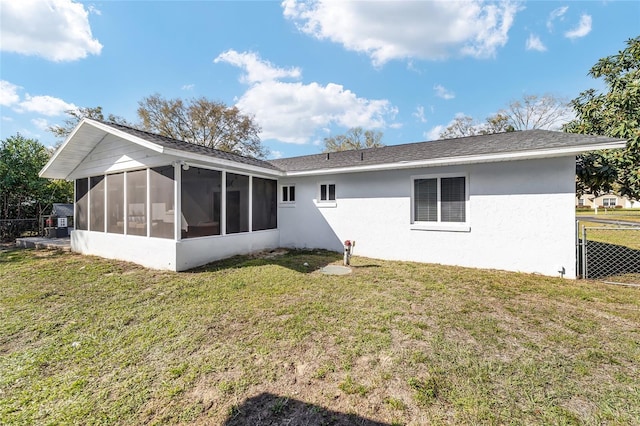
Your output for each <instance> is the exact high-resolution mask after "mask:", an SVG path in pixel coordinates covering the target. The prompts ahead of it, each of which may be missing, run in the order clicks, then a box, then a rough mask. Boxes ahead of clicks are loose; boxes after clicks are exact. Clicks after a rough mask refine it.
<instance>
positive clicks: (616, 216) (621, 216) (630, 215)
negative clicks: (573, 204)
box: [576, 208, 640, 224]
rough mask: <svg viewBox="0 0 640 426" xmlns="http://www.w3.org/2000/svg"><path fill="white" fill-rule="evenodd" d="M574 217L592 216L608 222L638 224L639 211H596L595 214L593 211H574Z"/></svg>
mask: <svg viewBox="0 0 640 426" xmlns="http://www.w3.org/2000/svg"><path fill="white" fill-rule="evenodd" d="M576 216H577V217H578V219H580V216H592V217H597V218H601V219H609V220H623V221H627V222H639V224H640V209H602V208H600V209H598V214H596V212H595V210H593V209H588V210H584V209H576Z"/></svg>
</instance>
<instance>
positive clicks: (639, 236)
mask: <svg viewBox="0 0 640 426" xmlns="http://www.w3.org/2000/svg"><path fill="white" fill-rule="evenodd" d="M578 237H579V239H578V254H579V258H578V263H579V273H580V275H581V276H582V278H586V279H600V280H606V281H611V282H619V283H624V284H637V285H640V226H619V227H613V226H598V227H587V226H581V227H579V234H578Z"/></svg>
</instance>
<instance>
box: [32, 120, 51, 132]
mask: <svg viewBox="0 0 640 426" xmlns="http://www.w3.org/2000/svg"><path fill="white" fill-rule="evenodd" d="M31 124H33V125H34V126H36V127H37V128H38V129H40V130H48V129H49V127H50V125H49V122H48V121H47V119H46V118H34V119H32V120H31Z"/></svg>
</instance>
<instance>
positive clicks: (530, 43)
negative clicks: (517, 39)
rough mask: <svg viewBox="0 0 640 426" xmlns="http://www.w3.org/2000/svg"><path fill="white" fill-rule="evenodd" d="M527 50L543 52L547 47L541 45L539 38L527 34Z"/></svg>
mask: <svg viewBox="0 0 640 426" xmlns="http://www.w3.org/2000/svg"><path fill="white" fill-rule="evenodd" d="M527 50H537V51H538V52H544V51H546V50H547V47H546V46H545V45H544V44H543V43H542V40H540V37H538V36H537V35H535V34H529V38H528V39H527Z"/></svg>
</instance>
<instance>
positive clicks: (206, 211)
mask: <svg viewBox="0 0 640 426" xmlns="http://www.w3.org/2000/svg"><path fill="white" fill-rule="evenodd" d="M624 145H625V142H624V141H622V140H616V139H611V138H606V137H600V136H585V135H577V134H570V133H559V132H551V131H543V130H531V131H522V132H510V133H501V134H495V135H484V136H473V137H467V138H459V139H448V140H440V141H434V142H422V143H414V144H404V145H393V146H387V147H383V148H372V149H365V150H358V151H343V152H336V153H331V154H317V155H309V156H303V157H295V158H287V159H279V160H272V161H262V160H256V159H252V158H247V157H242V156H239V155H235V154H230V153H225V152H221V151H217V150H213V149H208V148H205V147H202V146H198V145H193V144H189V143H186V142H182V141H176V140H173V139H170V138H166V137H162V136H158V135H154V134H150V133H146V132H142V131H139V130H135V129H132V128H129V127H125V126H121V125H117V124H107V123H102V122H98V121H93V120H88V119H85V120H83V121H82V122H81V123H80V124H79V125H78V126H77V127H76V129H75V130H74V131H73V132H72V133H71V135H70V136H69V138H68V139H67V140H66V141H65V142H64V143H63V144H62V146H61V147H60V148H59V149H58V151H56V153H55V154H54V155H53V157H52V158H51V160H50V161H49V162H48V163H47V165H46V166H45V167H44V168H43V170H42V171H41V176H43V177H48V178H58V179H69V180H75V186H76V195H75V200H76V203H75V207H76V208H75V222H74V223H75V231H74V232H73V233H72V236H71V245H72V249H73V250H74V251H76V252H79V253H86V254H94V255H98V256H103V257H108V258H116V259H122V260H128V261H132V262H136V263H139V264H142V265H145V266H148V267H152V268H158V269H169V270H177V271H182V270H186V269H190V268H193V267H196V266H199V265H203V264H205V263H208V262H211V261H213V260H217V259H221V258H224V257H228V256H232V255H236V254H243V253H250V252H254V251H258V250H263V249H272V248H276V247H289V248H324V249H329V250H335V251H341V250H342V248H343V241H344V240H347V239H349V240H356V241H357V246H356V248H355V251H356V253H357V254H360V255H363V256H369V257H375V258H381V259H392V260H411V261H419V262H430V263H441V264H448V265H460V266H469V267H478V268H495V269H504V270H511V271H522V272H532V273H540V274H544V275H558V274H559V271H561V270H564V272H565V276H566V277H570V278H573V277H575V276H576V271H575V261H576V259H575V234H574V229H575V222H574V220H575V215H574V198H575V195H574V194H575V156H576V155H577V154H580V153H582V152H586V151H591V150H600V149H608V148H620V147H623V146H624Z"/></svg>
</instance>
